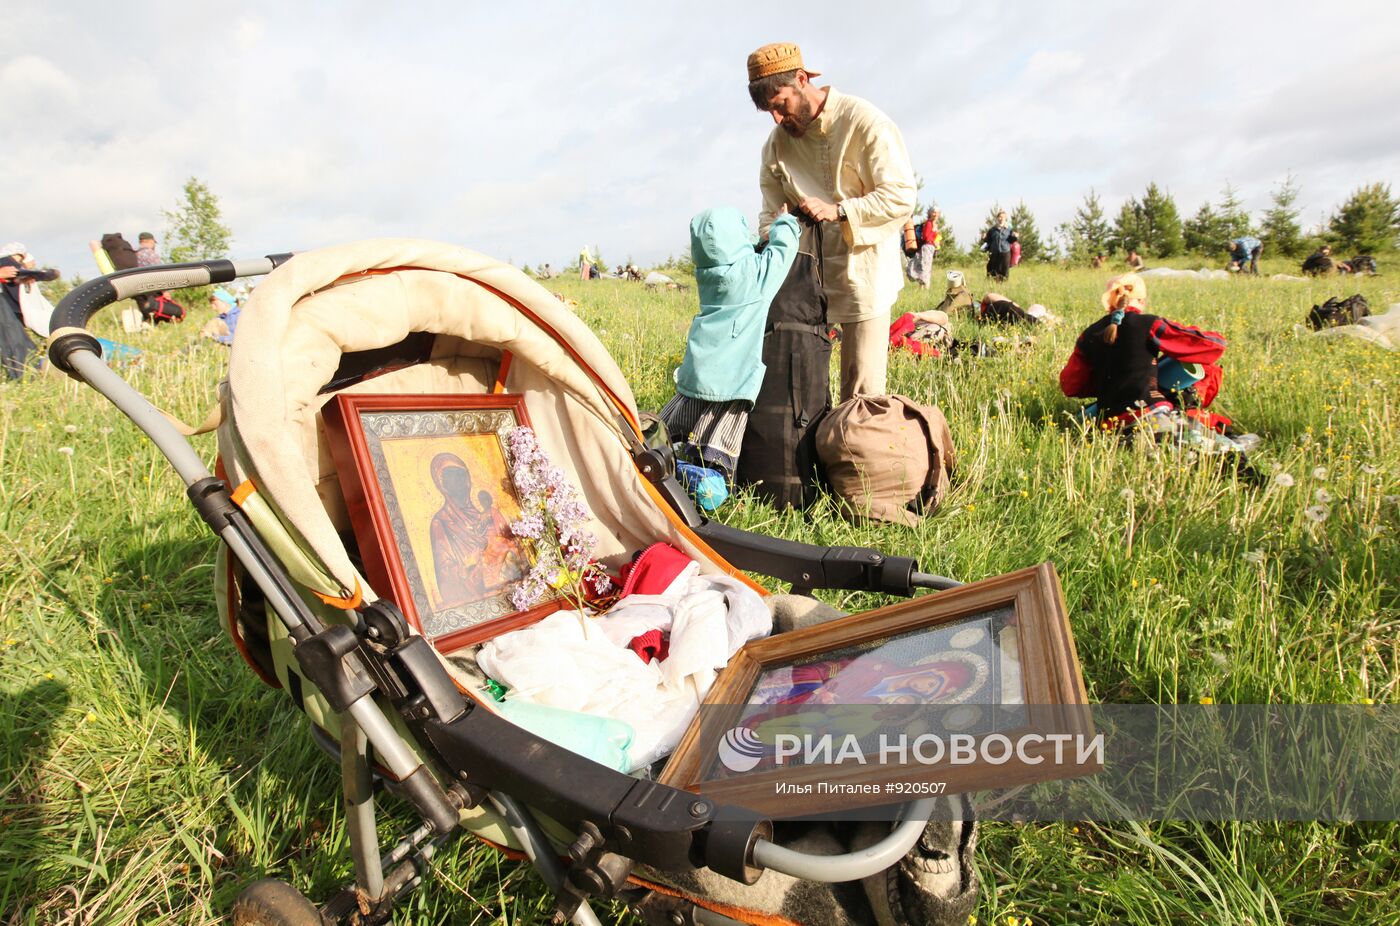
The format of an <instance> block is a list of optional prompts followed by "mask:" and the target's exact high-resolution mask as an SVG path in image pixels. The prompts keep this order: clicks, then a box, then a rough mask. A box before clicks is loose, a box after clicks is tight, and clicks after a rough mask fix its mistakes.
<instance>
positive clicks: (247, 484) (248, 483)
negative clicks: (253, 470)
mask: <svg viewBox="0 0 1400 926" xmlns="http://www.w3.org/2000/svg"><path fill="white" fill-rule="evenodd" d="M256 491H258V487H257V486H255V485H253V480H251V479H245V480H243V484H242V485H240V486H239V487H238V488H236V489H234V490H233V495H231V496H229V497H230V498H232V499H233V503H234V504H235V505H237V506H238V507H239V508H242V507H243V503H244V502H246V501H247V500H248V496H249V495H252V494H253V493H254V492H256Z"/></svg>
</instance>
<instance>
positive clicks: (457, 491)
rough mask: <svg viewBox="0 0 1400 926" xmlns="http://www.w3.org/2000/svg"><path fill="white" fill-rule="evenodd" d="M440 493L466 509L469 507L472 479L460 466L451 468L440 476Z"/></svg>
mask: <svg viewBox="0 0 1400 926" xmlns="http://www.w3.org/2000/svg"><path fill="white" fill-rule="evenodd" d="M442 492H443V494H444V495H446V496H447V497H448V498H450V499H452V500H453V501H455V502H457V503H458V504H459V505H463V506H466V507H470V506H471V500H472V477H471V473H469V472H467V471H466V470H465V469H463V468H462V467H460V466H452V467H449V468H448V469H447V470H445V471H444V472H443V474H442Z"/></svg>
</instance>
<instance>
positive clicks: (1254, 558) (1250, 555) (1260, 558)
mask: <svg viewBox="0 0 1400 926" xmlns="http://www.w3.org/2000/svg"><path fill="white" fill-rule="evenodd" d="M1241 558H1242V559H1243V560H1244V561H1245V562H1246V563H1253V564H1254V565H1256V566H1257V565H1259V564H1260V563H1262V562H1264V551H1263V550H1246V551H1245V552H1244V554H1243V556H1242V557H1241Z"/></svg>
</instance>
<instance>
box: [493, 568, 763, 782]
mask: <svg viewBox="0 0 1400 926" xmlns="http://www.w3.org/2000/svg"><path fill="white" fill-rule="evenodd" d="M676 586H679V587H678V588H676ZM673 588H675V591H674V592H673V593H671V594H663V595H632V596H629V597H627V598H625V599H623V601H622V602H621V603H620V604H619V605H618V606H617V607H615V608H614V609H613V610H612V611H611V612H609V613H608V614H605V615H603V616H601V617H596V618H590V617H585V616H583V615H581V614H579V613H578V612H577V611H560V612H557V613H555V614H551V615H550V616H549V617H546V618H545V619H544V620H542V621H540V622H539V623H538V624H535V625H533V626H530V627H526V628H525V629H523V630H517V631H514V632H512V633H508V634H504V635H503V636H500V637H497V638H495V639H494V640H491V641H490V642H488V643H486V644H485V645H484V646H482V647H481V649H480V650H479V651H478V652H477V656H476V659H477V662H478V664H480V666H481V668H482V669H483V670H484V671H485V672H486V674H487V675H489V676H491V677H492V678H494V679H496V680H497V681H499V682H502V683H504V684H505V685H507V686H508V687H509V689H510V692H509V694H508V695H507V697H508V699H520V700H525V701H530V702H534V703H537V704H547V705H549V706H551V707H558V708H564V709H566V710H571V711H580V712H582V713H585V714H595V715H598V716H602V717H612V718H615V719H617V720H622V721H625V722H626V723H628V724H629V725H630V726H631V727H632V743H631V745H630V746H628V748H627V759H628V763H627V764H628V769H627V770H628V771H634V770H636V769H640V768H646V767H647V766H649V765H651V764H652V763H653V762H655V761H657V760H658V759H661V758H664V757H666V756H668V755H670V754H671V753H672V752H673V751H674V750H675V748H676V744H678V743H679V742H680V740H681V737H682V736H683V735H684V734H685V731H686V728H687V727H689V726H690V722H691V721H692V720H693V719H694V718H695V715H696V712H697V711H698V710H699V709H700V703H701V702H702V701H703V700H704V699H705V695H706V694H708V693H709V690H710V686H711V685H713V684H714V681H715V678H716V675H717V673H718V670H720V669H722V668H724V666H725V665H727V664H728V662H729V659H730V657H731V656H733V655H734V653H735V652H737V651H738V649H739V647H741V646H743V645H744V644H745V643H746V642H748V641H749V640H752V639H756V638H758V637H763V636H767V635H768V633H769V632H770V631H771V630H772V626H773V615H772V614H771V613H770V612H769V610H768V608H767V607H766V606H765V605H764V604H763V600H762V599H761V598H760V597H759V596H758V595H757V594H756V593H755V592H754V591H753V590H752V589H750V588H748V587H747V586H746V585H744V584H742V583H740V582H738V581H736V580H735V579H731V578H729V577H728V576H698V575H695V574H694V571H693V567H691V569H690V570H689V574H688V575H686V576H684V579H683V581H680V582H677V583H675V584H674V585H673ZM649 630H661V631H663V632H665V633H668V634H669V635H670V652H669V653H668V655H667V657H666V658H665V659H664V660H661V661H657V660H652V661H650V662H643V661H642V660H641V659H640V658H638V656H637V654H636V653H635V652H633V651H632V650H631V649H629V648H628V647H627V644H628V642H629V641H630V640H631V639H632V638H633V637H635V636H638V635H639V634H642V633H645V632H647V631H649Z"/></svg>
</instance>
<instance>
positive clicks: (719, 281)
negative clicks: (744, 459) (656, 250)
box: [661, 206, 800, 478]
mask: <svg viewBox="0 0 1400 926" xmlns="http://www.w3.org/2000/svg"><path fill="white" fill-rule="evenodd" d="M799 237H800V232H799V229H798V225H797V219H796V218H794V217H793V216H791V215H789V214H788V212H787V207H786V206H785V207H783V211H782V214H780V215H779V216H778V217H777V218H776V219H775V220H774V221H773V225H772V227H771V228H770V229H769V231H768V246H767V247H765V248H764V249H763V250H762V251H761V252H757V251H755V250H754V246H753V239H752V237H751V236H750V234H749V223H748V220H747V219H745V218H744V215H743V213H741V212H740V211H739V210H738V209H734V208H731V207H728V206H721V207H719V208H716V209H706V210H705V211H704V212H702V213H700V214H699V215H697V216H696V217H695V218H693V219H691V220H690V257H691V260H693V261H694V262H695V287H696V290H697V291H698V293H699V296H700V314H699V315H697V316H695V319H694V320H693V321H691V323H690V334H689V335H688V336H687V338H686V345H685V359H684V360H682V361H681V366H680V369H679V370H677V371H676V395H675V397H674V398H673V399H671V401H669V402H667V403H666V407H665V408H663V409H662V410H661V420H662V421H663V422H665V424H666V430H667V431H669V432H670V434H671V435H672V436H673V438H675V439H676V440H677V442H678V443H679V445H680V446H679V451H680V456H681V457H682V458H683V459H686V460H688V461H690V462H693V463H698V464H699V465H701V466H706V467H709V468H711V469H716V470H719V471H720V472H721V473H722V474H723V475H724V476H725V477H726V478H728V477H730V476H732V475H733V474H734V466H735V464H736V463H737V462H738V460H739V449H740V448H741V447H742V446H743V441H744V427H745V425H746V424H747V423H748V418H749V410H750V409H751V408H752V407H753V402H754V399H756V398H757V397H758V390H759V387H760V386H762V385H763V374H764V372H765V369H766V368H765V367H764V365H763V359H762V357H763V328H764V323H765V322H766V321H767V319H768V305H769V303H771V302H772V301H773V297H774V296H775V295H777V292H778V289H779V288H780V287H781V286H782V285H783V280H784V279H786V278H787V274H788V270H789V269H791V267H792V264H793V261H794V260H796V259H797V243H798V238H799Z"/></svg>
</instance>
